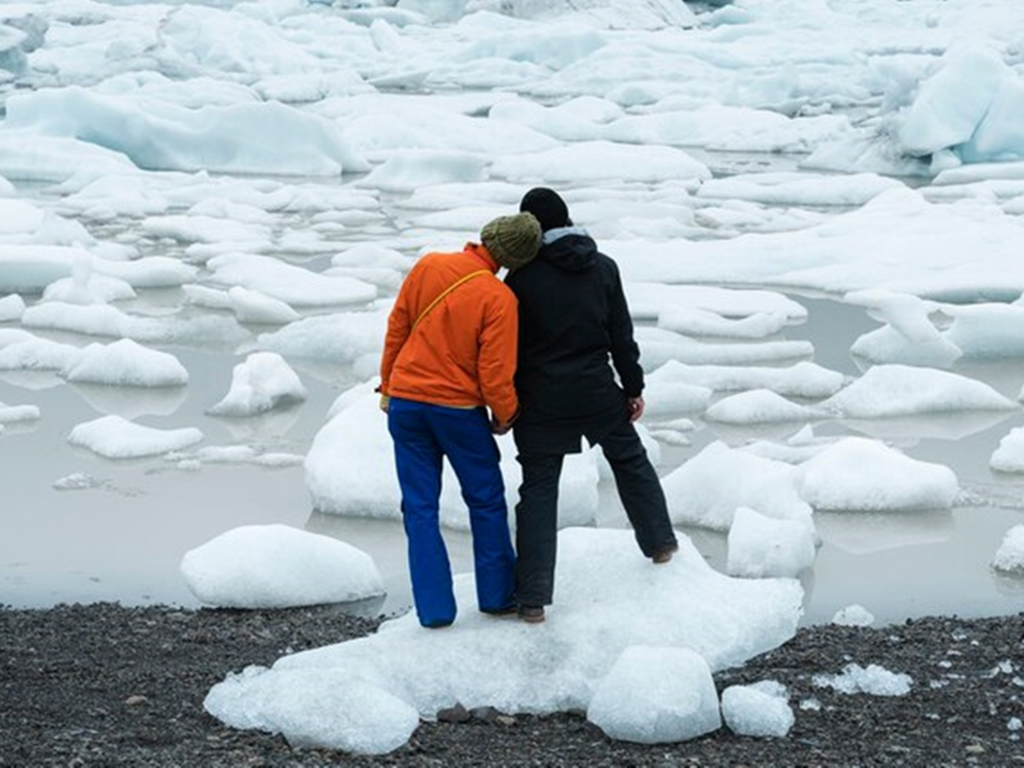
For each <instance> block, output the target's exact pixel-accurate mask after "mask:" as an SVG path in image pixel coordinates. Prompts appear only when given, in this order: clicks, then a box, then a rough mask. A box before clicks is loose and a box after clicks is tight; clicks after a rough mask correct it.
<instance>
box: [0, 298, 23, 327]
mask: <svg viewBox="0 0 1024 768" xmlns="http://www.w3.org/2000/svg"><path fill="white" fill-rule="evenodd" d="M23 314H25V300H24V299H23V298H21V296H19V295H18V294H16V293H12V294H10V295H8V296H4V297H2V298H0V323H9V322H11V321H12V320H20V319H21V316H22V315H23Z"/></svg>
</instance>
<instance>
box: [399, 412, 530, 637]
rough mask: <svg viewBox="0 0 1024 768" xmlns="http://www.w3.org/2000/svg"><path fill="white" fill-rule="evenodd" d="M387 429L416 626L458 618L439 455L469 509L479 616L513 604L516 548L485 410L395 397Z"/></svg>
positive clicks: (496, 451)
mask: <svg viewBox="0 0 1024 768" xmlns="http://www.w3.org/2000/svg"><path fill="white" fill-rule="evenodd" d="M388 431H390V433H391V437H392V439H393V440H394V443H395V465H396V467H397V469H398V484H399V485H400V486H401V489H402V520H403V522H404V524H405V533H406V537H407V538H408V542H409V575H410V577H411V579H412V596H413V602H414V603H415V606H416V615H417V617H418V618H419V620H420V624H422V625H423V626H425V627H442V626H445V625H447V624H451V623H452V622H453V621H454V620H455V614H456V606H455V594H454V592H453V590H452V574H451V565H450V563H449V560H448V550H447V549H446V548H445V544H444V539H443V538H442V536H441V527H440V521H439V516H438V512H439V506H440V496H441V468H442V458H443V457H445V456H447V457H448V462H449V463H450V464H451V466H452V469H453V470H455V475H456V477H458V480H459V486H460V487H461V489H462V498H463V500H464V501H465V502H466V506H467V507H469V525H470V531H471V532H472V536H473V561H474V570H475V573H476V595H477V605H478V607H479V608H480V610H481V611H485V612H495V611H501V610H503V609H506V608H508V607H510V606H511V605H513V604H514V602H515V598H514V595H513V590H514V588H515V550H513V548H512V537H511V536H510V534H509V528H508V508H507V506H506V504H505V483H504V481H503V480H502V477H501V469H500V467H499V460H500V454H499V453H498V445H497V443H495V441H494V437H493V436H492V435H491V428H490V423H489V421H488V418H487V411H486V410H485V409H484V408H449V407H446V406H443V405H431V404H429V403H419V402H415V401H412V400H403V399H401V398H394V397H393V398H391V401H390V404H389V405H388Z"/></svg>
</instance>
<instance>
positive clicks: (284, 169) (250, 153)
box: [6, 86, 368, 176]
mask: <svg viewBox="0 0 1024 768" xmlns="http://www.w3.org/2000/svg"><path fill="white" fill-rule="evenodd" d="M6 123H7V128H8V129H14V130H20V131H33V132H35V133H39V134H42V135H44V136H58V137H88V139H89V141H90V142H91V143H94V144H98V145H100V146H103V147H107V148H111V149H115V150H118V151H120V152H122V153H123V154H124V155H127V156H128V157H129V158H131V160H132V162H133V163H135V165H136V166H138V167H139V168H145V169H149V170H177V171H202V170H206V171H220V172H225V173H271V174H273V173H283V174H289V175H291V174H301V175H310V176H314V175H319V176H335V175H338V174H340V173H342V171H345V172H350V171H365V170H367V169H368V165H367V163H366V161H365V160H364V159H363V158H362V156H361V155H359V153H357V152H356V151H355V150H354V149H353V148H352V147H350V146H349V144H348V142H347V140H346V139H345V138H344V136H343V135H342V134H341V132H340V130H339V129H338V128H337V126H335V124H334V123H332V122H331V121H329V120H327V119H326V118H323V117H321V116H319V115H314V114H312V113H309V112H303V111H300V110H298V109H295V108H293V107H289V106H287V105H285V104H281V103H280V102H257V103H243V104H232V105H228V106H217V105H213V106H204V107H200V108H198V109H187V108H183V107H180V106H177V105H175V104H171V103H168V102H158V101H148V102H146V103H145V108H144V107H143V105H141V104H138V105H137V104H133V103H132V101H131V100H130V99H125V98H123V97H115V96H111V95H106V94H101V93H98V92H96V91H92V90H87V89H85V88H81V87H79V86H69V87H67V88H44V89H40V90H34V91H31V92H30V93H26V94H21V93H18V94H12V95H11V97H10V98H9V99H7V120H6ZM129 125H130V126H131V130H128V129H127V128H126V126H129Z"/></svg>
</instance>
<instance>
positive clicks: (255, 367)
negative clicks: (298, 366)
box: [207, 352, 307, 416]
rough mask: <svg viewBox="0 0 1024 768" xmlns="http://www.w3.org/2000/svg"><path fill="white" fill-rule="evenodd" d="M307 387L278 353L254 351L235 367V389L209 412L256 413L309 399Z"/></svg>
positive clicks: (239, 414)
mask: <svg viewBox="0 0 1024 768" xmlns="http://www.w3.org/2000/svg"><path fill="white" fill-rule="evenodd" d="M306 395H307V392H306V388H305V387H304V386H303V385H302V382H301V381H300V380H299V377H298V375H297V374H296V373H295V371H293V370H292V368H291V366H289V365H288V363H286V362H285V360H284V358H283V357H281V356H280V355H279V354H277V353H276V352H254V353H252V354H251V355H249V356H248V357H247V358H246V359H245V361H244V362H242V363H239V364H238V365H236V366H235V368H234V370H233V371H232V374H231V389H230V390H229V391H228V393H227V395H225V396H224V398H223V399H222V400H221V401H220V402H219V403H217V404H216V405H214V406H212V407H211V408H210V409H209V410H208V411H207V413H210V414H213V415H214V416H254V415H255V414H257V413H263V412H265V411H269V410H271V409H273V408H276V407H278V406H280V405H291V404H294V403H299V402H302V401H303V400H305V399H306Z"/></svg>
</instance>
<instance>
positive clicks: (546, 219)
mask: <svg viewBox="0 0 1024 768" xmlns="http://www.w3.org/2000/svg"><path fill="white" fill-rule="evenodd" d="M519 210H520V211H528V212H530V213H532V214H533V215H534V216H536V217H537V221H539V222H540V228H541V229H542V230H544V231H545V232H547V231H548V230H549V229H559V228H561V227H571V226H572V221H571V220H570V219H569V208H568V206H566V204H565V200H563V199H562V198H561V197H559V195H558V193H557V192H555V190H553V189H548V188H547V187H534V188H533V189H531V190H530V191H529V192H527V193H526V194H525V195H523V199H522V201H521V202H520V203H519Z"/></svg>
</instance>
